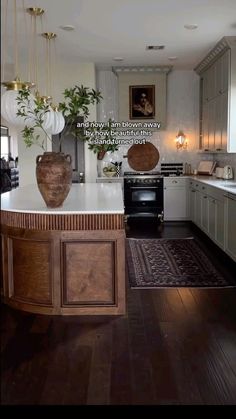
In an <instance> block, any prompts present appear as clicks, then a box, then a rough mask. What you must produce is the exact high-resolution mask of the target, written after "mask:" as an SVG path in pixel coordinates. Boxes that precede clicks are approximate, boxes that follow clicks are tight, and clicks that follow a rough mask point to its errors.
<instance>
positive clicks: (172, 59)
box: [168, 56, 178, 61]
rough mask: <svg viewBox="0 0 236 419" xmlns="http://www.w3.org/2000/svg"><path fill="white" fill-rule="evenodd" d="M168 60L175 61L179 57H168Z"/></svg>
mask: <svg viewBox="0 0 236 419" xmlns="http://www.w3.org/2000/svg"><path fill="white" fill-rule="evenodd" d="M168 60H170V61H175V60H178V57H175V56H173V57H168Z"/></svg>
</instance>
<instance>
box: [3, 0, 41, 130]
mask: <svg viewBox="0 0 236 419" xmlns="http://www.w3.org/2000/svg"><path fill="white" fill-rule="evenodd" d="M22 5H23V6H24V1H22ZM7 6H8V2H7V3H6V10H5V16H4V17H5V22H4V40H3V55H4V59H3V69H4V68H5V53H6V50H7V45H6V40H7V34H6V32H7ZM13 26H14V70H15V74H18V72H19V65H18V39H17V8H16V0H14V25H13ZM8 50H9V49H8ZM3 78H4V76H3ZM1 84H2V85H3V86H4V87H6V89H7V90H6V92H4V93H3V94H2V96H1V115H2V116H3V118H4V119H5V120H6V121H7V122H8V123H10V124H12V125H14V126H17V127H22V126H24V125H25V118H24V117H22V116H18V115H17V111H18V104H17V96H18V92H19V90H20V89H23V88H27V89H30V88H32V87H34V86H35V83H33V82H25V81H22V80H21V79H20V77H19V76H18V75H17V76H16V77H15V79H14V80H12V81H3V82H2V83H1ZM30 102H31V104H32V105H33V96H30Z"/></svg>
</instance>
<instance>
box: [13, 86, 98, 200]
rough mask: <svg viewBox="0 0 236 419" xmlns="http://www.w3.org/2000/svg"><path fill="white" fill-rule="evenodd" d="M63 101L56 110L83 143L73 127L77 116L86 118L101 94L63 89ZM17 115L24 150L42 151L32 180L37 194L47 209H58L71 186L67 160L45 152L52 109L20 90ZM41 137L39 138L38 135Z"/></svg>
mask: <svg viewBox="0 0 236 419" xmlns="http://www.w3.org/2000/svg"><path fill="white" fill-rule="evenodd" d="M63 95H64V98H65V101H64V102H61V103H60V104H59V110H60V111H61V112H62V113H63V115H64V116H65V120H66V125H69V124H70V125H71V126H72V127H73V129H74V133H75V135H77V134H78V133H79V134H80V137H82V138H83V139H85V140H86V139H87V138H86V137H85V136H84V135H83V133H82V131H81V129H78V128H77V126H76V120H77V118H78V116H83V117H84V119H86V118H88V116H89V106H90V105H94V104H95V103H99V101H100V100H101V99H102V96H101V93H100V92H97V91H95V90H94V89H89V88H87V87H83V86H75V87H73V88H71V89H66V90H65V91H64V93H63ZM17 104H18V112H17V115H18V116H20V117H22V118H24V120H25V127H24V128H23V130H22V131H21V132H22V136H23V140H24V142H25V144H26V147H31V146H32V145H33V144H35V145H38V146H39V147H41V148H42V149H43V150H44V154H43V155H42V156H37V159H36V164H37V167H36V178H37V183H38V187H39V190H40V192H41V194H42V196H43V198H44V200H45V202H46V205H47V206H48V207H50V208H56V207H59V206H61V205H62V203H63V202H64V200H65V199H66V197H67V195H68V193H69V190H70V187H71V183H72V167H71V157H70V156H69V155H67V156H65V155H64V154H63V153H55V152H46V151H45V150H46V143H47V140H49V141H52V138H51V136H50V134H49V133H48V130H47V127H46V125H45V121H46V120H47V116H48V114H49V113H50V112H52V109H51V107H50V105H49V104H48V103H47V102H46V101H45V100H42V99H41V98H40V97H38V96H36V97H35V98H34V99H32V95H31V94H30V92H29V90H28V89H22V90H20V91H19V94H18V96H17ZM40 132H41V134H42V133H43V134H44V135H43V137H42V135H40Z"/></svg>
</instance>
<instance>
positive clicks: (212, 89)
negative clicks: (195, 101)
mask: <svg viewBox="0 0 236 419" xmlns="http://www.w3.org/2000/svg"><path fill="white" fill-rule="evenodd" d="M207 86H208V95H207V96H208V100H212V99H213V98H214V97H215V96H216V63H214V64H212V66H211V67H210V68H209V69H208V83H207Z"/></svg>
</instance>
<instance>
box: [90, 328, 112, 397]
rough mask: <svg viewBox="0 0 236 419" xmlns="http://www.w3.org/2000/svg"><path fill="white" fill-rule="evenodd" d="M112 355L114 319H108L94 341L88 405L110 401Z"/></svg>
mask: <svg viewBox="0 0 236 419" xmlns="http://www.w3.org/2000/svg"><path fill="white" fill-rule="evenodd" d="M111 356H112V321H108V322H106V323H105V324H103V325H102V326H101V327H100V328H99V330H98V331H97V334H96V338H95V342H94V348H93V357H92V363H91V371H90V376H89V385H88V393H87V404H88V405H108V404H109V403H110V384H111V383H110V380H111Z"/></svg>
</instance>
